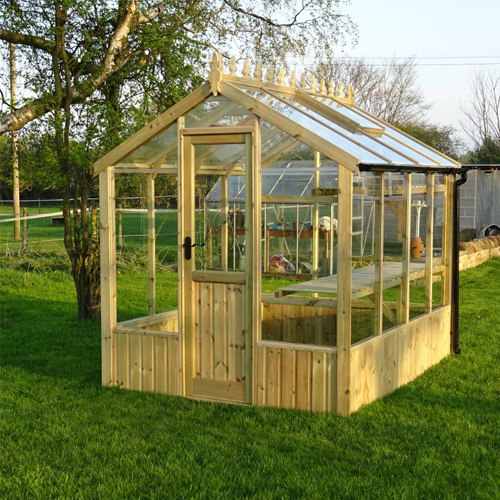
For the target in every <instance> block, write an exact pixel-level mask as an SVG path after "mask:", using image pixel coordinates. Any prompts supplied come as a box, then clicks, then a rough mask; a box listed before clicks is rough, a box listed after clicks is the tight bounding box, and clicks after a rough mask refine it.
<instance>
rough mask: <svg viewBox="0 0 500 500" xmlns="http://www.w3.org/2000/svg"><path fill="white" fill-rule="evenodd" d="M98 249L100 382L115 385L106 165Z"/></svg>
mask: <svg viewBox="0 0 500 500" xmlns="http://www.w3.org/2000/svg"><path fill="white" fill-rule="evenodd" d="M99 205H100V248H101V364H102V374H101V383H102V385H104V386H106V385H114V384H115V383H116V377H115V368H116V363H115V345H114V344H115V342H114V340H115V339H114V328H115V326H116V235H115V174H114V168H113V167H108V168H107V169H106V170H104V171H103V172H101V173H100V174H99Z"/></svg>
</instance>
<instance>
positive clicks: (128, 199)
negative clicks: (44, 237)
mask: <svg viewBox="0 0 500 500" xmlns="http://www.w3.org/2000/svg"><path fill="white" fill-rule="evenodd" d="M88 201H89V205H90V206H94V207H97V206H98V205H99V198H89V199H88ZM73 202H74V198H71V199H70V204H73ZM13 204H14V201H13V200H4V199H0V208H12V207H13ZM146 204H147V197H146V196H122V197H119V198H117V199H116V206H117V207H123V208H137V209H140V208H145V207H146ZM20 205H21V208H23V207H25V208H27V209H28V210H29V211H30V212H33V211H36V212H38V213H42V212H43V211H44V210H47V209H49V208H61V209H62V206H63V199H62V198H38V199H32V200H20ZM155 206H156V208H163V209H176V208H177V195H162V196H155ZM6 215H9V214H6V213H5V211H4V213H0V216H6ZM12 215H14V214H12Z"/></svg>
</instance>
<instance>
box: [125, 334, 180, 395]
mask: <svg viewBox="0 0 500 500" xmlns="http://www.w3.org/2000/svg"><path fill="white" fill-rule="evenodd" d="M155 333H156V332H155ZM155 333H153V334H151V335H149V334H148V333H147V331H144V332H143V333H142V334H138V333H125V332H120V331H119V329H118V331H117V332H116V333H115V343H116V383H117V385H118V386H119V387H123V388H124V389H132V390H136V391H150V392H159V393H164V394H174V395H179V394H181V384H180V382H181V366H180V351H179V349H180V341H179V337H178V336H167V335H165V336H163V337H160V336H158V335H157V334H156V335H155Z"/></svg>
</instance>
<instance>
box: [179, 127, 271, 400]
mask: <svg viewBox="0 0 500 500" xmlns="http://www.w3.org/2000/svg"><path fill="white" fill-rule="evenodd" d="M183 125H184V123H182V121H181V123H179V142H178V146H179V151H178V156H179V175H178V193H179V203H178V213H179V216H178V262H179V264H180V265H179V273H178V274H179V331H180V334H181V340H182V368H183V377H182V379H183V391H182V392H183V395H185V396H193V397H207V398H211V399H219V398H218V396H217V393H218V391H217V389H214V388H213V387H209V386H207V394H206V395H205V396H203V395H201V394H200V393H199V390H198V393H197V394H196V396H194V395H193V381H194V380H195V378H196V373H195V366H196V358H195V356H196V349H195V347H196V346H195V335H196V334H195V321H194V314H193V313H194V312H195V311H196V304H193V303H192V301H193V297H194V296H195V294H194V291H195V290H194V284H193V283H194V282H193V279H192V278H193V272H194V259H191V260H189V261H188V260H186V259H185V257H184V247H183V243H184V239H185V237H186V236H190V237H191V238H194V234H193V233H194V227H195V226H194V207H195V199H194V182H195V175H196V173H195V168H194V154H193V152H194V147H195V146H196V145H200V144H244V145H245V185H246V189H245V213H246V214H245V215H246V216H245V272H244V274H243V273H236V272H231V271H203V272H197V273H196V274H197V279H196V281H199V278H200V275H203V279H204V280H205V281H208V282H217V280H221V279H222V280H224V279H227V280H228V282H230V283H236V282H239V283H240V284H243V286H244V290H245V293H244V297H245V299H244V315H245V323H244V324H245V336H246V338H245V381H244V388H243V393H241V391H240V390H236V392H235V394H233V395H229V397H224V396H222V397H220V399H221V400H229V401H234V402H241V403H247V404H252V403H253V402H254V387H253V371H254V370H253V365H254V364H255V361H254V359H253V358H254V357H255V356H252V353H253V352H255V346H256V339H257V335H258V331H260V316H261V314H260V279H261V274H260V261H261V255H260V254H261V250H260V247H261V236H260V235H261V210H260V171H259V170H260V169H259V167H260V135H259V121H258V119H256V118H254V119H253V124H252V126H235V127H217V128H215V127H208V128H190V129H187V128H184V127H183ZM193 242H194V240H193ZM242 278H243V279H242ZM219 282H220V281H219ZM190 302H191V305H190ZM200 380H201V379H200ZM212 389H214V390H212ZM227 394H228V393H227V392H226V395H227Z"/></svg>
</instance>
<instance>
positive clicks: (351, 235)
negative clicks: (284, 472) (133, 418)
mask: <svg viewBox="0 0 500 500" xmlns="http://www.w3.org/2000/svg"><path fill="white" fill-rule="evenodd" d="M237 66H238V64H237V62H236V60H235V59H234V58H233V59H232V60H231V61H230V63H229V71H228V73H227V74H225V73H224V68H223V64H222V58H221V57H220V55H219V54H217V53H216V54H214V57H213V60H212V63H211V70H210V74H209V81H207V82H206V83H205V84H203V85H202V86H201V87H199V88H198V89H197V90H195V91H194V92H192V93H191V94H190V95H189V96H187V97H186V98H184V99H183V100H182V101H180V102H179V103H177V104H176V105H174V106H173V107H172V108H170V109H169V110H168V111H166V112H165V113H163V114H162V115H160V116H158V117H157V118H156V119H155V120H153V121H152V122H151V123H150V124H148V125H147V126H145V127H144V128H143V129H141V130H139V131H138V132H137V133H135V134H134V135H132V136H131V137H129V138H128V139H126V140H125V141H124V142H123V143H122V144H120V145H119V146H118V147H117V148H115V149H113V150H112V151H110V152H109V153H108V154H106V155H105V156H103V157H102V158H101V159H100V160H98V161H97V162H96V163H95V174H96V175H98V176H99V186H100V187H99V197H100V226H101V233H100V235H101V236H100V237H101V240H100V241H101V296H102V298H101V332H102V336H101V339H102V384H103V385H104V386H116V385H117V386H120V387H123V388H126V389H133V390H142V391H153V392H160V393H167V394H172V395H181V396H187V397H193V398H198V399H209V400H217V401H226V402H234V403H241V404H249V405H259V406H275V407H282V408H297V409H305V410H310V411H324V412H335V413H339V414H341V415H349V414H351V413H352V412H354V411H356V410H357V409H358V408H360V407H361V406H362V405H364V404H367V403H369V402H371V401H373V400H375V399H377V398H379V397H382V396H384V395H386V394H389V393H391V392H392V391H393V390H395V389H396V388H398V387H400V386H401V385H403V384H406V383H408V382H410V381H411V380H413V379H414V378H415V377H417V376H419V375H420V374H421V373H423V372H424V371H425V370H426V369H427V368H429V367H430V366H432V365H434V364H436V363H438V362H439V361H440V360H441V359H442V358H444V357H445V356H447V355H448V354H449V353H450V331H451V324H452V307H453V300H454V299H455V300H456V298H455V297H454V294H453V293H452V292H453V282H452V263H453V230H454V226H453V224H454V218H453V210H454V208H456V207H454V198H453V192H454V187H455V182H456V179H455V177H456V174H458V173H460V172H461V170H460V165H459V164H458V163H457V162H455V161H454V160H452V159H450V158H448V157H446V156H445V155H443V154H441V153H439V152H438V151H435V150H433V149H431V148H429V147H428V146H426V145H424V144H422V143H420V142H419V141H417V140H415V139H413V138H412V137H410V136H408V135H407V134H404V133H403V132H401V131H399V130H397V129H396V128H394V127H393V126H392V125H390V124H387V123H385V122H383V121H381V120H379V119H378V118H376V117H374V116H372V115H370V114H369V113H368V112H366V111H364V110H362V109H361V108H359V107H357V106H356V105H355V96H354V90H353V89H352V87H351V86H350V85H348V86H344V85H342V84H341V83H336V84H335V83H333V82H329V83H327V82H325V81H323V80H319V82H318V81H316V79H315V78H314V76H313V75H312V76H307V75H302V76H301V77H300V78H297V76H296V75H295V73H294V72H293V73H292V74H291V75H290V78H289V81H288V83H285V74H284V71H283V70H275V68H274V67H270V68H268V70H267V73H266V75H265V76H264V75H263V70H262V66H261V65H260V64H259V65H257V67H256V68H255V72H254V74H253V75H251V74H250V66H249V63H248V61H244V63H243V67H242V71H241V75H237ZM280 169H281V170H280ZM124 174H125V175H127V174H131V175H139V176H144V177H145V184H146V196H147V203H146V209H145V210H146V214H147V255H148V266H147V270H146V271H145V272H146V274H147V278H148V287H147V306H146V310H147V315H145V316H144V317H140V318H135V319H131V320H127V321H120V322H118V312H117V311H118V305H117V304H118V302H119V297H117V295H118V294H117V256H116V239H117V230H116V216H115V214H116V209H117V207H116V200H115V181H116V178H117V177H118V176H120V175H124ZM161 175H171V176H175V177H176V178H177V196H178V201H177V216H176V217H177V228H176V230H177V262H176V264H177V268H178V274H177V276H178V308H177V309H176V310H172V311H159V308H160V303H159V301H158V298H157V295H156V292H157V279H156V275H157V269H156V247H157V227H158V226H157V224H156V222H157V221H156V219H155V218H156V217H157V213H156V212H157V211H156V206H155V182H156V180H157V178H158V176H161ZM287 176H288V177H287ZM290 176H291V177H290ZM200 178H204V179H205V178H207V179H211V180H210V182H211V183H212V184H210V189H211V191H210V192H209V193H208V192H207V193H205V198H204V205H203V207H202V206H201V205H198V203H199V200H198V198H199V196H195V187H196V186H198V181H199V179H200ZM215 178H217V182H216V183H215V184H214V182H215V181H214V180H213V179H215ZM290 179H292V180H290ZM271 181H272V182H271ZM292 181H293V182H292ZM299 182H302V183H303V188H301V189H302V191H301V192H300V194H296V193H295V192H294V193H292V192H286V189H287V188H286V186H297V185H298V183H299ZM280 183H281V184H280ZM294 183H295V184H294ZM271 184H272V186H273V188H272V189H274V191H272V190H268V191H265V189H267V188H266V186H268V185H271ZM236 185H238V186H239V190H235V189H234V186H236ZM243 186H244V188H243ZM277 186H278V187H279V186H284V187H283V190H284V192H283V191H279V189H278V188H277ZM294 189H295V188H294ZM235 193H236V194H235ZM207 207H208V208H207ZM422 211H423V212H422ZM421 212H422V213H423V214H424V215H423V216H421ZM202 213H203V214H204V215H203V221H202V217H201V215H197V214H202ZM211 214H215V215H216V216H217V217H218V219H217V220H219V221H220V220H222V222H218V223H217V225H210V224H212V222H210V220H211V219H210V217H211V216H212V215H211ZM305 214H306V215H305ZM120 217H121V212H120ZM237 217H239V219H238V222H237ZM304 217H307V218H309V219H310V221H306V222H304ZM421 218H422V219H423V224H422V228H423V232H422V236H423V240H424V241H425V254H422V253H421V250H420V253H419V250H418V248H417V247H418V244H419V241H418V240H421V238H420V222H421ZM301 219H302V220H301ZM325 221H326V222H325ZM325 224H326V226H325ZM200 228H201V230H200ZM200 231H201V232H200ZM200 234H202V235H203V245H204V247H203V248H195V245H196V244H199V242H200V240H199V238H200ZM121 237H122V236H121V227H120V238H121ZM278 248H279V249H280V253H279V254H278V253H277V251H276V250H275V249H278ZM290 248H293V249H294V250H293V251H292V250H290ZM285 251H289V252H290V253H289V254H286V255H285ZM293 252H295V253H293ZM292 254H293V259H292V257H290V255H292ZM273 273H274V274H273ZM277 278H280V280H281V281H280V280H277ZM283 280H286V283H284V284H283V282H282V281H283ZM276 283H278V284H276ZM272 286H274V288H273V289H271V288H270V287H272ZM263 288H265V289H266V290H267V291H266V293H264V292H263V291H262V290H263Z"/></svg>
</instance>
